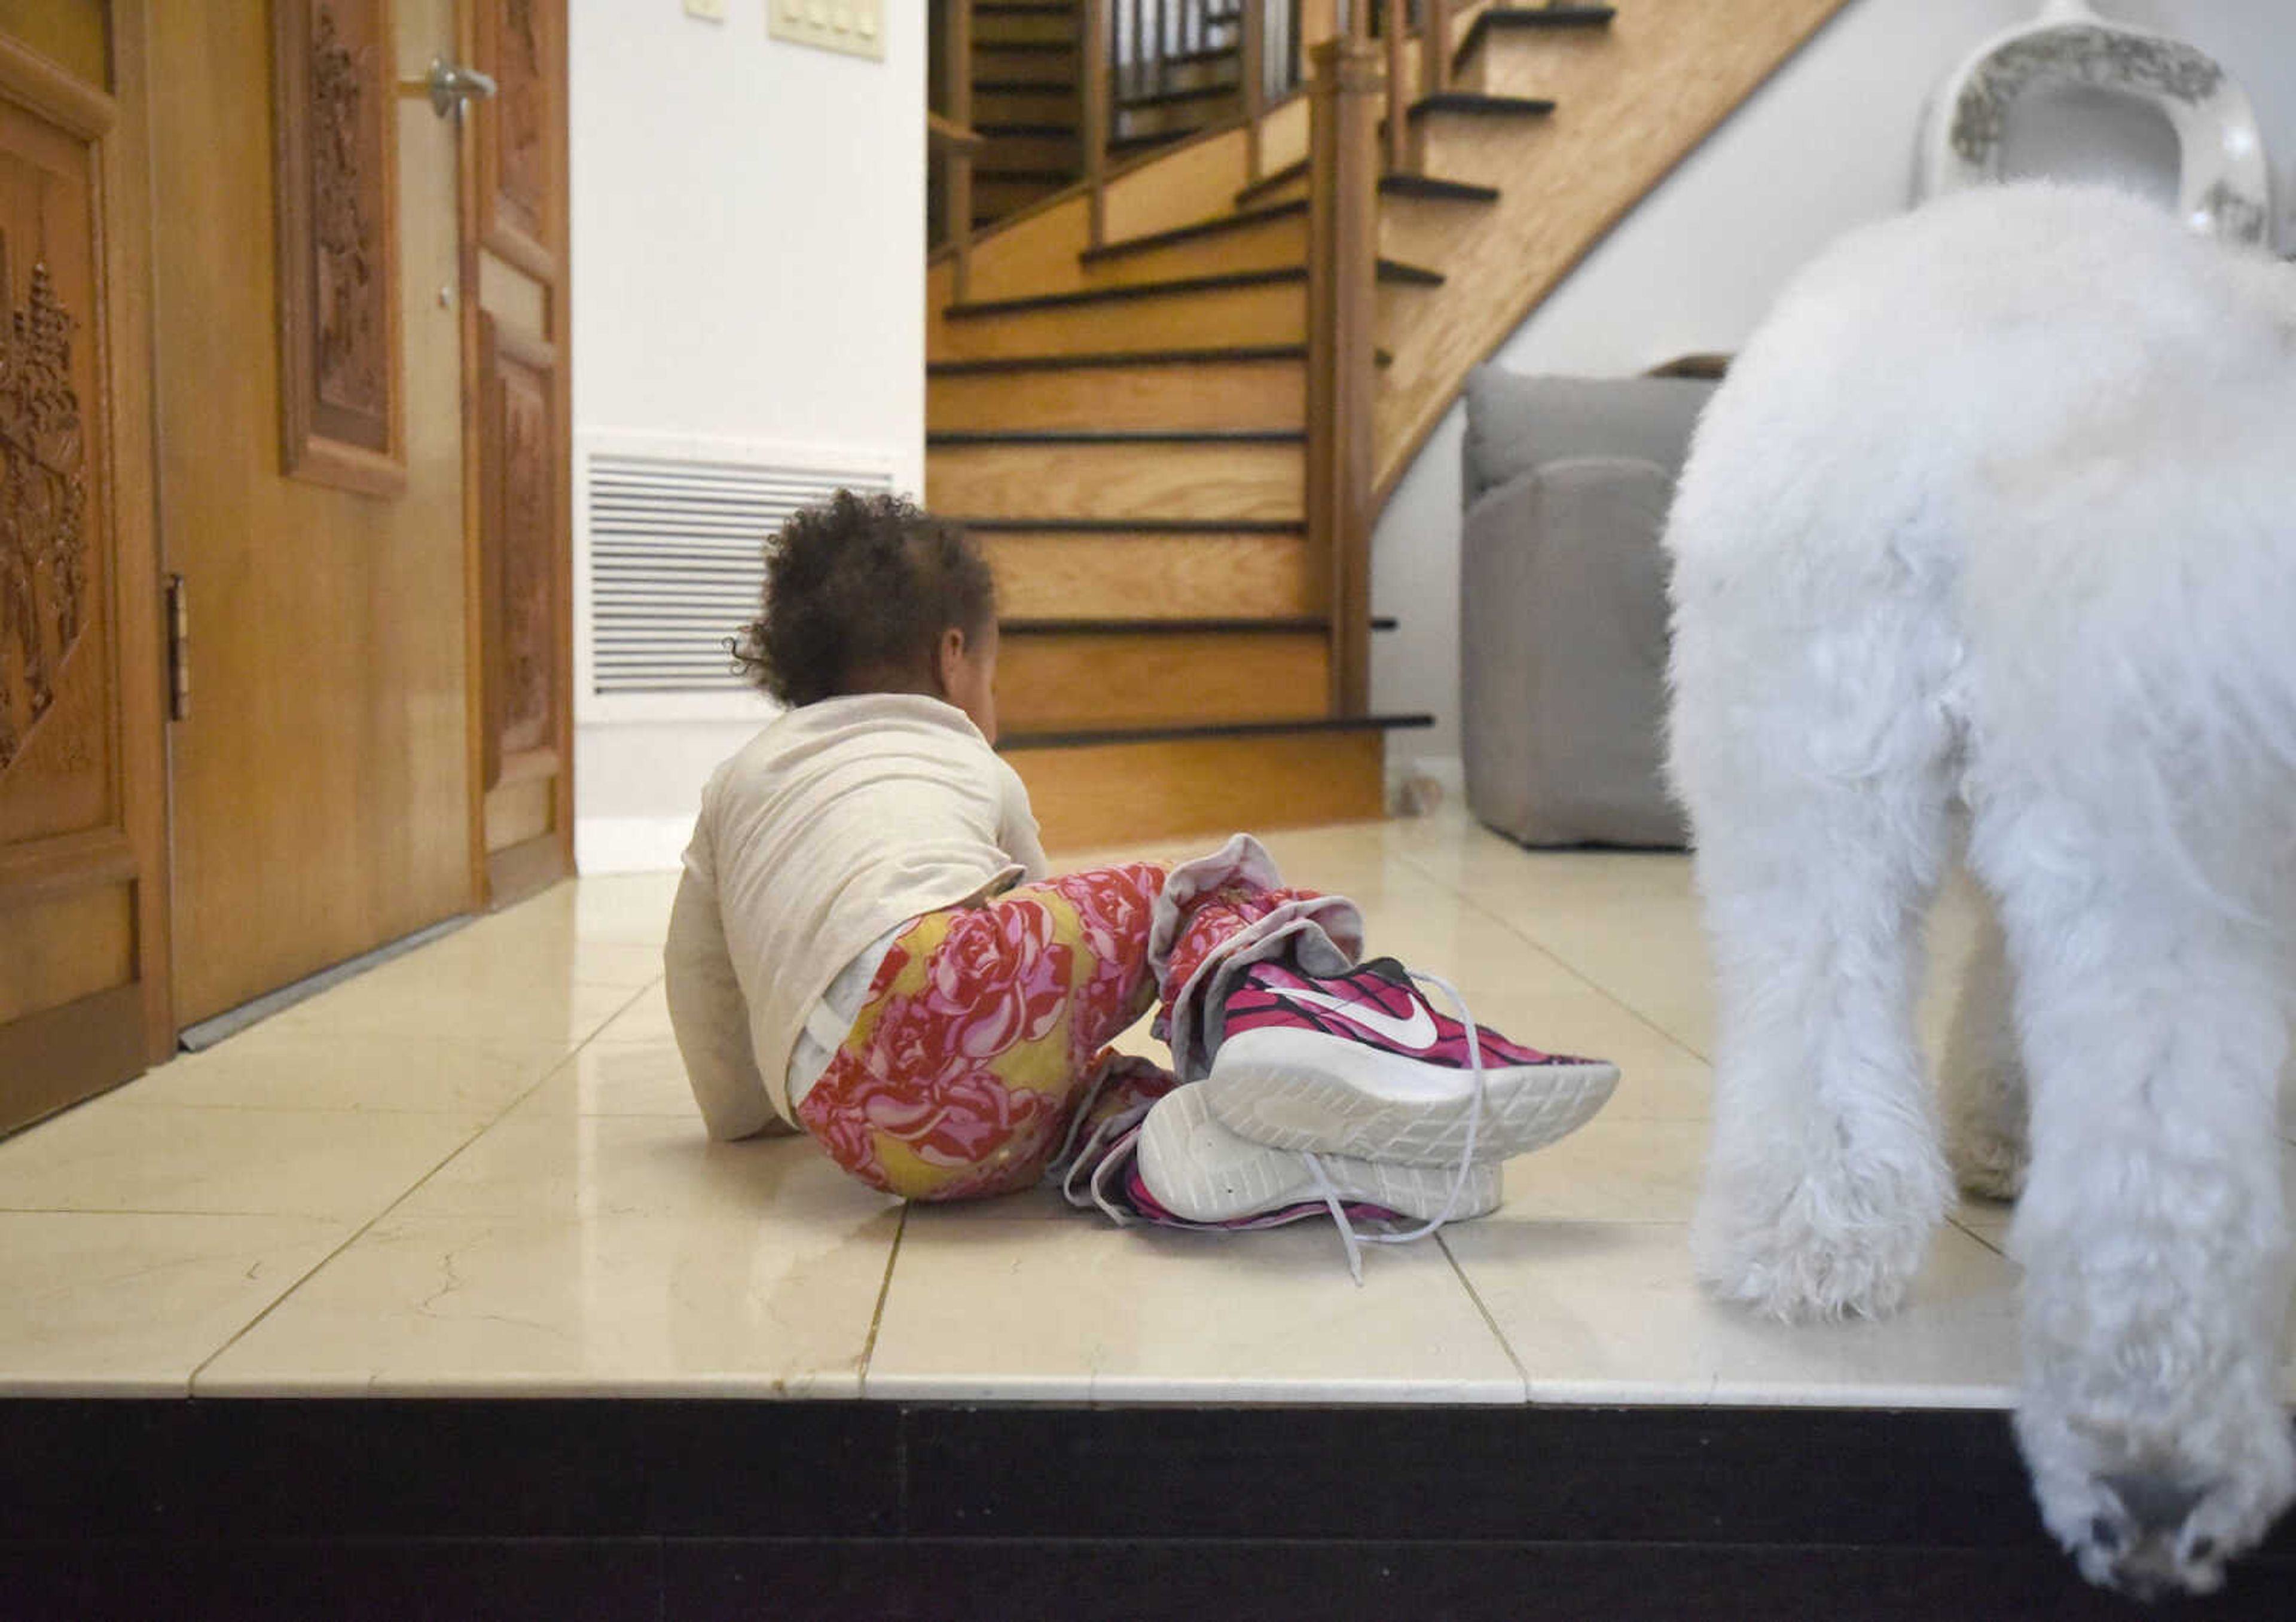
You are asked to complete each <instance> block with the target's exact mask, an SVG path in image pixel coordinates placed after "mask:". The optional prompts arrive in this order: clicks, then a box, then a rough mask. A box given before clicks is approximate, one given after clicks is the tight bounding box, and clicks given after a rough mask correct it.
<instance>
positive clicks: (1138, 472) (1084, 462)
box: [925, 433, 1306, 526]
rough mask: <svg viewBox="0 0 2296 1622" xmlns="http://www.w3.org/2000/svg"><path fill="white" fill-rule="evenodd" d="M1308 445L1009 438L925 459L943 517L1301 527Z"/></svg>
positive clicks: (1289, 438)
mask: <svg viewBox="0 0 2296 1622" xmlns="http://www.w3.org/2000/svg"><path fill="white" fill-rule="evenodd" d="M1305 476H1306V446H1305V444H1304V441H1303V438H1302V436H1300V435H1298V434H1296V433H1294V434H1285V435H1283V436H1281V437H1278V438H1275V439H1259V438H1251V439H1228V438H1217V439H1215V438H1203V437H1198V438H1192V439H1172V438H1164V437H1158V438H1153V439H1147V438H1144V439H1137V440H1126V439H1109V438H1100V439H1093V440H1060V439H1056V438H1051V437H1047V436H1042V435H1037V436H1028V437H1000V438H998V439H995V440H988V441H986V442H980V441H975V442H966V443H958V444H949V445H935V446H932V447H931V448H929V449H927V450H926V452H925V505H926V506H929V507H931V509H932V510H933V511H935V512H938V513H993V514H996V515H997V516H998V517H999V518H1000V519H1012V518H1021V519H1037V520H1039V521H1042V522H1045V523H1069V522H1070V521H1072V520H1075V519H1103V520H1119V521H1128V520H1129V519H1130V517H1131V515H1134V514H1136V513H1155V514H1158V515H1169V516H1170V517H1174V518H1192V519H1199V520H1201V521H1203V522H1204V523H1216V524H1219V525H1223V526H1225V525H1229V524H1232V523H1235V522H1236V521H1238V520H1246V521H1251V520H1257V521H1261V522H1267V523H1298V522H1300V520H1301V517H1302V515H1303V508H1302V501H1303V498H1304V490H1305Z"/></svg>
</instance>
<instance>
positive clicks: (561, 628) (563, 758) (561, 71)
mask: <svg viewBox="0 0 2296 1622" xmlns="http://www.w3.org/2000/svg"><path fill="white" fill-rule="evenodd" d="M552 4H553V5H554V6H555V7H556V8H557V14H558V29H557V32H556V55H555V57H554V59H553V62H551V64H550V72H551V77H552V81H553V83H554V84H555V85H556V86H558V97H557V101H556V103H555V110H556V117H555V118H554V119H553V120H552V127H551V131H550V139H551V142H552V144H553V147H554V148H555V150H556V152H557V167H556V169H555V170H554V171H553V184H554V185H555V186H556V188H557V198H558V201H557V206H556V210H555V212H554V214H553V219H554V221H555V224H556V228H557V232H558V242H557V244H556V246H557V249H558V276H557V279H556V281H555V282H554V283H553V285H552V287H551V290H550V325H548V326H547V327H546V328H545V331H546V332H547V333H549V334H550V342H551V347H552V349H553V350H555V351H556V357H555V358H556V361H557V364H556V365H555V366H553V367H552V369H551V374H550V383H551V388H552V389H553V391H554V398H553V399H552V401H551V410H552V421H553V429H554V434H555V439H554V443H553V451H554V453H555V455H556V457H557V467H556V469H555V476H556V480H557V488H556V490H555V491H554V494H555V496H556V498H557V503H558V506H557V511H558V521H557V533H558V540H557V546H556V548H555V551H554V553H553V564H552V567H553V570H554V572H555V579H556V583H557V589H558V625H557V631H558V649H557V656H558V671H557V680H556V681H555V683H554V684H553V687H554V689H555V693H554V696H555V698H556V711H555V713H554V715H553V726H554V728H555V731H556V739H555V741H556V744H557V749H558V801H557V806H556V811H555V819H556V826H555V827H554V828H553V834H554V836H555V843H556V844H557V849H558V869H559V871H560V872H562V873H566V874H570V873H572V872H573V871H574V790H575V773H574V354H573V345H574V325H573V319H574V251H573V250H574V238H573V224H572V218H573V207H574V198H573V186H572V182H571V177H572V175H573V172H574V171H573V113H572V104H573V64H572V62H571V61H570V52H569V47H568V45H567V31H568V30H567V18H566V10H567V4H566V0H552ZM480 810H481V815H483V813H484V808H483V806H482V807H481V808H480Z"/></svg>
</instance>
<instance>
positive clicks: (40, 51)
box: [0, 0, 170, 1131]
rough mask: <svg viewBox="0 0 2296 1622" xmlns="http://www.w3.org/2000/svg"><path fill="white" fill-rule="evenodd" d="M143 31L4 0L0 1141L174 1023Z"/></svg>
mask: <svg viewBox="0 0 2296 1622" xmlns="http://www.w3.org/2000/svg"><path fill="white" fill-rule="evenodd" d="M133 23H134V20H133V19H127V20H125V21H124V23H123V24H122V25H121V26H119V27H117V28H114V27H111V26H110V25H109V24H108V22H107V19H106V16H105V7H104V6H103V4H102V0H53V4H50V5H47V6H45V7H40V8H34V9H33V10H31V11H29V12H25V11H23V10H22V8H13V7H12V8H7V9H5V10H0V1131H5V1130H7V1129H9V1128H11V1127H14V1126H20V1125H22V1124H24V1123H26V1122H28V1121H30V1120H34V1119H37V1117H39V1116H43V1115H45V1114H47V1113H49V1112H50V1111H52V1110H54V1109H58V1108H61V1107H63V1106H64V1105H66V1104H69V1103H71V1102H73V1101H74V1100H76V1099H80V1098H83V1097H86V1095H87V1094H89V1093H91V1092H94V1091H99V1090H100V1089H102V1088H104V1087H107V1086H110V1085H111V1084H113V1083H118V1082H121V1081H124V1080H126V1079H127V1077H129V1076H131V1075H134V1074H136V1073H137V1072H139V1071H141V1070H142V1069H143V1067H144V1065H145V1063H146V1062H147V1060H148V1059H149V1058H151V1057H152V1055H153V1054H154V1052H155V1051H157V1050H162V1049H163V1048H164V1046H165V1044H166V1042H167V1041H168V1036H169V1035H170V1031H169V1027H168V1004H167V985H166V966H167V940H168V908H167V883H166V874H165V870H164V869H165V859H164V851H165V844H164V840H163V837H162V827H163V824H162V817H163V814H164V813H163V811H162V805H163V798H164V796H163V792H162V781H161V775H160V705H161V703H162V681H161V678H160V671H159V629H160V618H159V610H158V598H157V574H156V570H155V567H154V559H153V556H152V531H151V527H150V512H151V472H150V457H151V441H150V437H149V432H148V426H147V424H148V421H149V416H148V411H149V401H150V396H149V394H148V392H147V391H146V387H145V375H144V372H143V347H144V329H143V325H142V324H143V318H144V317H143V302H142V287H143V276H144V264H143V251H144V229H145V225H146V221H145V218H144V214H143V202H142V200H143V197H144V196H145V195H146V193H145V192H144V190H143V149H142V141H143V136H142V119H141V111H140V110H141V101H142V94H143V86H142V78H141V75H142V71H143V53H142V41H141V37H140V34H139V33H138V32H137V30H136V29H135V28H134V26H133Z"/></svg>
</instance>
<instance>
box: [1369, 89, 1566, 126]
mask: <svg viewBox="0 0 2296 1622" xmlns="http://www.w3.org/2000/svg"><path fill="white" fill-rule="evenodd" d="M1553 111H1554V103H1553V102H1550V101H1548V100H1547V99H1546V97H1544V96H1536V95H1483V94H1482V93H1481V92H1480V91H1476V90H1439V91H1437V92H1436V93H1435V94H1434V95H1423V96H1421V97H1420V98H1419V99H1418V100H1417V101H1415V102H1414V103H1411V106H1410V109H1409V111H1406V113H1405V114H1404V115H1403V116H1404V117H1405V118H1406V119H1411V120H1413V121H1417V120H1418V119H1423V118H1426V117H1428V116H1429V115H1430V114H1431V113H1438V112H1457V113H1465V114H1468V115H1469V116H1471V117H1475V118H1534V119H1535V118H1544V117H1546V115H1547V114H1548V113H1550V112H1553Z"/></svg>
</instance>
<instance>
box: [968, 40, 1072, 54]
mask: <svg viewBox="0 0 2296 1622" xmlns="http://www.w3.org/2000/svg"><path fill="white" fill-rule="evenodd" d="M972 48H973V49H974V50H975V51H1018V52H1021V53H1024V54H1027V55H1029V56H1051V55H1053V54H1056V53H1057V54H1061V55H1063V56H1066V55H1073V54H1075V52H1076V49H1077V42H1076V41H1075V40H1073V39H976V40H974V41H973V42H972Z"/></svg>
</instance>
